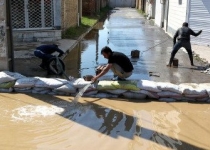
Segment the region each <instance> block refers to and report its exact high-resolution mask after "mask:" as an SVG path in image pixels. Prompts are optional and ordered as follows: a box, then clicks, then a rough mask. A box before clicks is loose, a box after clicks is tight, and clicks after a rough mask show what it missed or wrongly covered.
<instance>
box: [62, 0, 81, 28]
mask: <svg viewBox="0 0 210 150" xmlns="http://www.w3.org/2000/svg"><path fill="white" fill-rule="evenodd" d="M61 10H62V14H61V18H62V23H61V24H62V30H63V31H65V30H66V29H68V28H69V27H72V26H76V25H77V24H78V0H62V2H61Z"/></svg>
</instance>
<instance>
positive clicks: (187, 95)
mask: <svg viewBox="0 0 210 150" xmlns="http://www.w3.org/2000/svg"><path fill="white" fill-rule="evenodd" d="M184 96H185V97H189V98H207V97H209V95H208V94H205V95H196V94H185V95H184Z"/></svg>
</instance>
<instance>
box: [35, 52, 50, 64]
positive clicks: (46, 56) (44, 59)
mask: <svg viewBox="0 0 210 150" xmlns="http://www.w3.org/2000/svg"><path fill="white" fill-rule="evenodd" d="M34 55H35V56H36V57H38V58H40V59H42V64H41V65H44V66H45V65H47V61H48V60H49V59H50V58H52V57H53V55H51V54H45V53H43V52H42V51H40V50H35V51H34Z"/></svg>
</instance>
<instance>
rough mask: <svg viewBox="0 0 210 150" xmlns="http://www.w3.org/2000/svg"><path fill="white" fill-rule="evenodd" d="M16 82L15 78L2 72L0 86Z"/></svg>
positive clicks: (0, 73)
mask: <svg viewBox="0 0 210 150" xmlns="http://www.w3.org/2000/svg"><path fill="white" fill-rule="evenodd" d="M14 80H16V79H15V78H14V77H12V76H10V75H8V74H6V73H5V72H0V84H1V83H5V82H11V81H14Z"/></svg>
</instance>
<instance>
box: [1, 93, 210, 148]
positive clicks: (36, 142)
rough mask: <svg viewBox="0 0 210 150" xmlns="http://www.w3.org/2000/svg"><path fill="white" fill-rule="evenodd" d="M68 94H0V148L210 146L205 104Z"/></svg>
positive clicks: (207, 106)
mask: <svg viewBox="0 0 210 150" xmlns="http://www.w3.org/2000/svg"><path fill="white" fill-rule="evenodd" d="M73 99H74V98H73V97H63V96H56V97H54V96H49V95H25V94H0V104H1V105H0V115H1V117H0V122H1V124H0V133H1V136H0V149H2V150H13V149H15V150H27V149H40V150H41V149H46V150H58V149H59V150H70V149H74V150H82V149H87V150H98V149H100V150H107V149H116V150H139V149H141V150H153V149H154V150H157V149H160V150H162V149H178V150H189V149H190V150H200V149H210V143H209V138H210V129H209V126H210V119H209V115H210V107H209V105H208V104H193V103H178V102H176V103H164V102H155V101H153V102H149V101H147V102H144V101H142V102H138V103H136V102H132V101H131V102H129V101H128V100H125V99H124V100H123V99H97V98H95V99H92V98H82V99H80V100H79V103H77V104H75V103H72V101H73Z"/></svg>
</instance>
